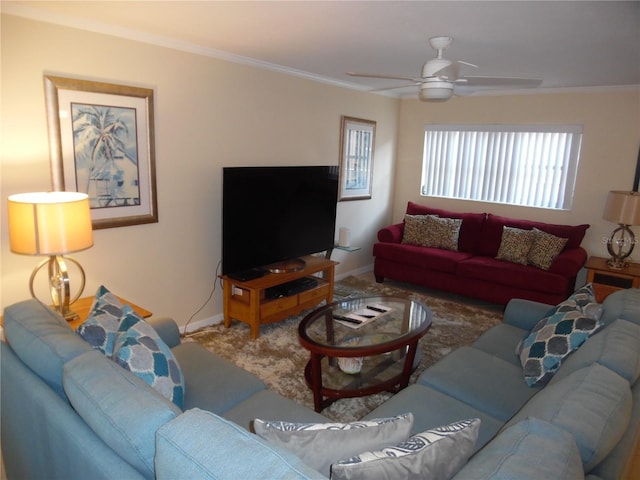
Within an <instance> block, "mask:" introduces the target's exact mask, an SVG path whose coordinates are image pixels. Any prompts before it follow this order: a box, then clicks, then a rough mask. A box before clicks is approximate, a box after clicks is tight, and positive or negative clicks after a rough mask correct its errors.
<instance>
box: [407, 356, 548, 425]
mask: <svg viewBox="0 0 640 480" xmlns="http://www.w3.org/2000/svg"><path fill="white" fill-rule="evenodd" d="M417 383H419V384H421V385H427V386H430V387H432V388H435V389H436V390H439V391H441V392H442V393H445V394H447V395H448V396H450V397H453V398H455V399H456V400H459V401H461V402H465V403H467V404H469V405H471V406H472V407H474V408H477V409H478V410H480V411H482V412H486V413H488V414H489V415H491V416H492V417H494V418H499V419H501V420H502V421H503V422H506V421H507V420H509V419H510V418H511V417H512V416H513V415H514V414H515V413H516V412H517V411H518V410H520V408H521V407H522V405H523V404H524V403H526V402H527V401H528V400H529V399H530V398H531V397H532V396H533V395H535V394H536V392H537V390H538V388H537V387H535V388H530V387H528V386H527V385H526V384H525V383H524V382H523V381H522V368H521V367H520V366H519V365H515V364H513V363H509V362H506V361H504V360H502V359H500V358H499V357H496V356H494V355H491V354H489V353H486V352H484V351H482V350H478V349H476V348H473V347H460V348H458V349H456V350H454V351H453V352H451V353H450V354H448V355H447V356H445V357H444V358H443V359H441V360H440V361H439V362H437V363H436V364H435V365H432V366H431V367H430V368H428V369H427V370H426V371H424V372H423V373H422V375H420V377H419V378H418V382H417ZM460 418H471V417H460Z"/></svg>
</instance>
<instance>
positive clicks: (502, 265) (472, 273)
mask: <svg viewBox="0 0 640 480" xmlns="http://www.w3.org/2000/svg"><path fill="white" fill-rule="evenodd" d="M456 273H457V275H458V276H459V277H461V278H475V279H476V280H484V281H486V282H487V283H492V284H494V285H495V288H500V287H499V285H507V286H509V287H512V288H513V287H515V288H520V289H523V290H537V291H539V292H548V293H558V292H563V291H566V290H567V288H568V286H569V279H568V278H567V277H564V276H562V275H558V274H557V273H552V272H549V271H546V270H541V269H539V268H533V267H529V266H527V265H520V264H517V263H511V262H505V261H504V260H496V259H495V258H489V257H473V258H469V259H467V260H463V261H462V262H460V263H459V264H458V270H457V271H456Z"/></svg>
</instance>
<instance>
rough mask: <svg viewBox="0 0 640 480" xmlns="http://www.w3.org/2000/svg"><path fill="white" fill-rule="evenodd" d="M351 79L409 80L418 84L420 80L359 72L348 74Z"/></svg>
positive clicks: (402, 76) (403, 76)
mask: <svg viewBox="0 0 640 480" xmlns="http://www.w3.org/2000/svg"><path fill="white" fill-rule="evenodd" d="M347 75H349V76H350V77H366V78H384V79H388V80H408V81H410V82H418V81H420V78H416V77H409V76H405V75H384V74H380V73H359V72H347Z"/></svg>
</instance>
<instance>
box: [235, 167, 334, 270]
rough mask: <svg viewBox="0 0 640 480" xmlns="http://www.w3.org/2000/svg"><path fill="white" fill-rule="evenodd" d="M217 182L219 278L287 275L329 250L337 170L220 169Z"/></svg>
mask: <svg viewBox="0 0 640 480" xmlns="http://www.w3.org/2000/svg"><path fill="white" fill-rule="evenodd" d="M222 178H223V180H222V273H223V275H231V276H235V277H236V278H240V279H241V280H248V279H250V278H254V277H257V276H259V275H260V274H263V273H264V272H269V271H271V272H279V271H288V270H290V269H295V267H291V266H290V264H292V265H298V264H299V262H297V260H298V259H299V258H300V257H302V256H304V255H309V254H312V253H317V252H322V251H325V250H327V249H329V248H332V247H333V245H334V239H335V224H336V205H337V199H338V167H337V166H290V167H286V166H283V167H225V168H223V174H222Z"/></svg>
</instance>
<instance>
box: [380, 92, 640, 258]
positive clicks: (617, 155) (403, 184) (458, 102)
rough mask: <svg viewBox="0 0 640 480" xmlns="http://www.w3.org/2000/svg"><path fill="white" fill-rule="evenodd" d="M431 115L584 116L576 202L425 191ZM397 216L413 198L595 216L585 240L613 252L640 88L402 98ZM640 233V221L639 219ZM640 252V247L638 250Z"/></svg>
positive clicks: (639, 113)
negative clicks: (608, 208)
mask: <svg viewBox="0 0 640 480" xmlns="http://www.w3.org/2000/svg"><path fill="white" fill-rule="evenodd" d="M429 123H492V124H493V123H495V124H500V123H515V124H545V123H546V124H580V125H583V127H584V133H583V140H582V149H581V155H580V165H579V171H578V176H577V181H576V189H575V197H574V202H573V208H572V209H571V210H570V211H555V210H546V209H536V208H524V207H515V206H507V205H499V204H492V203H483V202H470V201H463V200H450V199H442V198H428V197H421V196H420V175H421V162H422V149H423V140H424V126H425V125H426V124H429ZM398 131H399V135H398V154H397V165H396V178H395V194H394V202H393V219H394V221H400V220H401V219H402V216H403V214H404V212H405V210H406V206H407V201H409V200H411V201H414V202H417V203H422V204H426V205H433V206H435V207H439V208H448V209H451V210H455V211H469V212H491V213H495V214H498V215H505V216H512V217H518V218H527V219H531V220H539V221H545V222H550V223H561V224H581V223H588V224H590V225H591V228H589V230H588V231H587V235H586V237H585V240H584V242H583V246H584V247H585V248H586V249H587V251H588V252H589V254H591V255H599V256H608V254H607V250H606V245H604V244H603V243H602V238H603V237H608V236H609V235H610V234H611V231H612V230H613V229H614V228H615V225H614V224H612V223H610V222H607V221H605V220H603V219H602V212H603V210H604V204H605V201H606V198H607V192H608V191H609V190H631V188H632V186H633V176H634V173H635V167H636V159H637V157H638V146H639V145H640V92H639V91H638V90H626V91H622V90H621V91H617V92H608V93H564V94H559V93H558V94H527V95H518V96H499V97H498V96H483V97H473V96H470V97H458V98H454V99H452V100H450V101H448V102H446V103H429V104H427V103H421V102H419V101H417V100H403V101H402V102H401V111H400V125H399V129H398ZM635 230H636V234H637V235H638V236H639V237H640V228H639V227H635ZM634 257H635V259H636V260H640V247H638V248H637V249H636V250H635V251H634Z"/></svg>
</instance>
